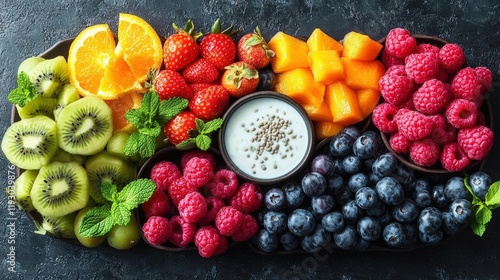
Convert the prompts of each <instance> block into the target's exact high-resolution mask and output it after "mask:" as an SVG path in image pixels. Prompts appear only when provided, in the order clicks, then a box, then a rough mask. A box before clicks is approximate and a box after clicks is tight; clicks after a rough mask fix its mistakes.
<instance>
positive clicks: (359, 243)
mask: <svg viewBox="0 0 500 280" xmlns="http://www.w3.org/2000/svg"><path fill="white" fill-rule="evenodd" d="M370 245H371V242H370V241H368V240H366V239H364V238H361V237H358V238H357V239H356V243H354V246H352V249H353V250H356V251H364V250H366V249H368V248H370Z"/></svg>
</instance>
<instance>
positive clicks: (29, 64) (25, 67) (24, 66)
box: [17, 56, 45, 75]
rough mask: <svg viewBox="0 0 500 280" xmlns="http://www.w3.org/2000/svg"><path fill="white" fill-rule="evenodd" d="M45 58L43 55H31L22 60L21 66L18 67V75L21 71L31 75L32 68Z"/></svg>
mask: <svg viewBox="0 0 500 280" xmlns="http://www.w3.org/2000/svg"><path fill="white" fill-rule="evenodd" d="M44 60H45V58H43V57H41V56H31V57H28V58H26V59H25V60H23V61H22V62H21V64H19V67H18V68H17V75H19V74H21V72H24V73H26V74H28V75H29V73H30V72H31V70H32V69H33V68H35V66H37V65H38V64H39V63H40V62H42V61H44Z"/></svg>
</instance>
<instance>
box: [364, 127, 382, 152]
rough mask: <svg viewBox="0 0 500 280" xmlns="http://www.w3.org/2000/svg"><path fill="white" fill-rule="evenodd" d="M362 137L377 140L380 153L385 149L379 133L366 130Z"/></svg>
mask: <svg viewBox="0 0 500 280" xmlns="http://www.w3.org/2000/svg"><path fill="white" fill-rule="evenodd" d="M361 135H366V136H370V137H372V138H373V139H375V140H376V141H377V144H378V148H379V150H378V151H379V152H380V150H382V149H383V148H384V147H385V145H384V142H383V141H382V138H381V137H380V134H379V133H378V132H376V131H375V130H366V131H364V132H363V133H362V134H361Z"/></svg>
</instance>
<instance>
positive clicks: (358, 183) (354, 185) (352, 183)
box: [347, 172, 370, 193]
mask: <svg viewBox="0 0 500 280" xmlns="http://www.w3.org/2000/svg"><path fill="white" fill-rule="evenodd" d="M347 185H348V186H349V189H350V190H351V192H352V193H356V192H357V191H358V190H359V189H361V188H363V187H368V186H370V178H369V177H368V175H366V174H365V173H361V172H359V173H356V174H353V175H351V176H350V177H349V179H348V180H347Z"/></svg>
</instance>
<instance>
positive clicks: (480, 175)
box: [469, 171, 493, 200]
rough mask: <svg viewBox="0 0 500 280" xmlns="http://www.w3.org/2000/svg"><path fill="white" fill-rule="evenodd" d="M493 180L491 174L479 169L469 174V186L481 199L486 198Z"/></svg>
mask: <svg viewBox="0 0 500 280" xmlns="http://www.w3.org/2000/svg"><path fill="white" fill-rule="evenodd" d="M492 182H493V180H492V179H491V177H490V175H488V174H486V173H484V172H481V171H478V172H475V173H472V175H470V176H469V186H470V187H471V189H472V192H473V193H474V195H475V196H477V197H478V198H479V199H481V200H484V198H485V197H486V193H487V192H488V190H489V188H490V186H491V184H492Z"/></svg>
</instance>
